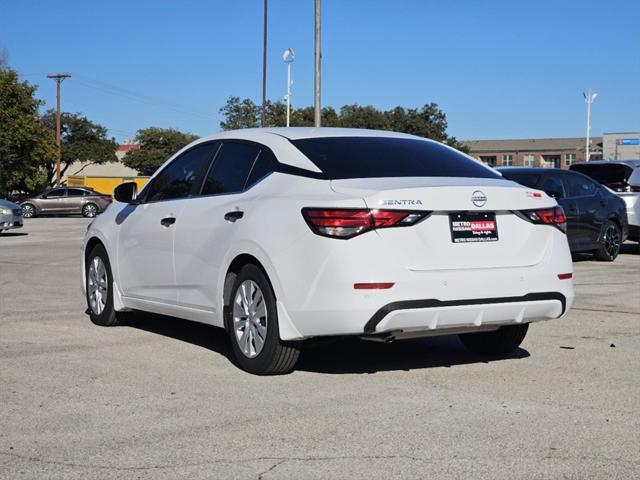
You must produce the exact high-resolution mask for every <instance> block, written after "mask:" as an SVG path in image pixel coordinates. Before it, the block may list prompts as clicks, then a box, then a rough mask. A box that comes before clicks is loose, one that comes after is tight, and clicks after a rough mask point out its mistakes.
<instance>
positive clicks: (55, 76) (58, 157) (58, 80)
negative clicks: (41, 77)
mask: <svg viewBox="0 0 640 480" xmlns="http://www.w3.org/2000/svg"><path fill="white" fill-rule="evenodd" d="M70 76H71V75H69V74H68V73H53V74H51V75H47V78H52V79H54V80H55V81H56V146H57V147H58V148H57V155H56V187H59V186H60V181H61V178H60V160H61V159H62V146H61V144H60V130H61V126H60V123H61V121H60V120H61V114H60V84H61V83H62V81H63V80H64V79H65V78H69V77H70Z"/></svg>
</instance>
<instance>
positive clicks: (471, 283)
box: [82, 128, 574, 374]
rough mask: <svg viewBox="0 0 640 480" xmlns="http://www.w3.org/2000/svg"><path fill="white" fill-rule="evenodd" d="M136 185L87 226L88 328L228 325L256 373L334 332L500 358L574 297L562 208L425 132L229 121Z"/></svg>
mask: <svg viewBox="0 0 640 480" xmlns="http://www.w3.org/2000/svg"><path fill="white" fill-rule="evenodd" d="M135 188H136V187H135V184H131V183H129V184H123V185H121V186H120V187H118V189H117V190H116V192H115V198H116V201H117V202H116V203H114V204H113V205H112V207H111V208H109V209H107V211H106V212H105V213H103V214H102V215H100V216H99V217H98V218H96V219H95V220H94V221H93V223H92V224H91V226H90V228H89V229H88V231H87V234H86V238H85V241H84V247H83V257H82V266H83V269H82V271H83V273H82V286H83V289H84V291H85V293H86V297H87V302H88V305H89V312H90V316H91V320H92V321H93V322H94V323H96V324H99V325H117V324H118V323H119V322H122V321H123V316H122V313H121V312H125V311H127V310H130V309H135V310H142V311H147V312H155V313H160V314H165V315H172V316H175V317H180V318H184V319H189V320H194V321H198V322H204V323H208V324H211V325H215V326H218V327H222V328H225V329H226V331H227V332H228V333H229V335H230V337H231V343H232V346H233V351H234V354H235V357H236V359H237V362H238V364H239V365H240V366H241V367H242V368H244V369H246V370H247V371H249V372H252V373H257V374H275V373H283V372H287V371H290V370H291V369H292V368H293V367H294V365H295V362H296V360H297V358H298V354H299V351H300V347H301V345H302V343H303V341H304V340H305V339H308V338H312V337H320V336H327V335H358V336H362V337H368V338H377V339H381V340H385V341H392V340H394V339H402V338H411V337H419V336H429V335H447V334H459V335H460V338H461V340H462V342H463V343H464V344H465V345H466V346H467V347H468V348H469V349H470V350H472V351H474V352H478V353H481V354H496V355H503V354H506V353H508V352H511V351H512V350H514V349H516V348H517V347H518V346H519V345H520V343H521V342H522V340H523V339H524V337H525V334H526V332H527V328H528V325H529V323H530V322H533V321H538V320H547V319H554V318H559V317H561V316H563V315H564V314H565V313H566V312H567V310H568V309H569V308H570V306H571V304H572V302H573V297H574V293H573V281H572V275H573V266H572V263H571V255H570V253H569V247H568V244H567V238H566V235H565V228H566V224H565V220H566V219H565V217H564V213H563V211H562V209H561V208H560V207H558V205H557V203H556V201H555V200H554V199H553V198H550V197H548V196H547V195H546V194H545V193H543V192H540V191H537V190H532V189H528V188H525V187H522V186H520V185H518V184H516V183H513V182H510V181H507V180H505V179H503V178H502V177H501V175H500V174H498V173H496V172H495V171H493V170H492V169H490V168H488V167H485V166H483V165H482V164H481V163H479V162H477V161H475V160H474V159H472V158H471V157H468V156H466V155H464V154H462V153H460V152H458V151H456V150H454V149H452V148H450V147H448V146H445V145H443V144H440V143H438V142H434V141H430V140H426V139H424V138H419V137H414V136H411V135H405V134H400V133H392V132H381V131H370V130H352V129H329V128H322V129H313V128H290V129H247V130H239V131H228V132H223V133H219V134H215V135H211V136H208V137H205V138H202V139H200V140H197V141H196V142H194V143H192V144H190V145H189V146H187V147H185V148H184V149H182V150H181V151H180V152H178V153H177V154H176V155H174V156H173V157H172V158H171V159H169V160H168V161H167V162H166V163H165V164H164V165H163V166H162V167H161V168H160V169H159V170H158V171H157V172H156V174H155V175H154V176H153V177H152V178H151V180H150V181H149V183H148V184H147V185H146V186H145V188H144V189H143V190H142V191H141V192H140V193H136V191H135Z"/></svg>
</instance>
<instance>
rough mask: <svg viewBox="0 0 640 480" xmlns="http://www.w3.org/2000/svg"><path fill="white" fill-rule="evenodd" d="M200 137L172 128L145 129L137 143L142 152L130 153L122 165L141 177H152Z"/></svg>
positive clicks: (139, 131)
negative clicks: (173, 156)
mask: <svg viewBox="0 0 640 480" xmlns="http://www.w3.org/2000/svg"><path fill="white" fill-rule="evenodd" d="M197 138H198V137H197V136H196V135H192V134H190V133H183V132H179V131H178V130H174V129H171V128H156V127H150V128H144V129H141V130H138V134H137V135H136V143H138V144H140V150H133V151H130V152H128V153H127V154H126V155H125V156H124V159H123V160H122V163H124V164H125V165H126V166H127V167H129V168H133V169H134V170H137V171H138V173H140V175H152V174H153V172H155V171H156V169H157V168H158V167H159V166H160V165H162V164H163V163H164V162H165V161H166V160H168V159H169V157H171V155H173V154H174V153H176V152H177V151H178V150H180V149H181V148H182V147H184V146H185V145H188V144H189V143H191V142H193V141H194V140H195V139H197Z"/></svg>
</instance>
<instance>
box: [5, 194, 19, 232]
mask: <svg viewBox="0 0 640 480" xmlns="http://www.w3.org/2000/svg"><path fill="white" fill-rule="evenodd" d="M23 223H24V222H23V219H22V207H21V206H20V205H18V204H17V203H13V202H10V201H9V200H2V199H0V233H2V232H3V231H4V230H9V229H12V228H21V227H22V224H23Z"/></svg>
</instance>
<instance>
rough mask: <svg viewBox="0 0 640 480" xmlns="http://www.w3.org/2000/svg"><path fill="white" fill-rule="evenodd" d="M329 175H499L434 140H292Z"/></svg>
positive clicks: (354, 138) (343, 138)
mask: <svg viewBox="0 0 640 480" xmlns="http://www.w3.org/2000/svg"><path fill="white" fill-rule="evenodd" d="M292 143H293V144H294V145H295V146H296V147H297V148H298V149H299V150H300V151H301V152H302V153H303V154H305V155H306V156H307V157H308V158H309V159H310V160H311V161H312V162H313V163H315V164H316V165H317V167H318V168H319V169H320V170H322V172H323V176H324V177H325V178H328V179H343V178H369V177H478V178H501V176H500V175H499V174H497V173H495V172H492V171H491V170H490V169H488V168H486V167H484V166H483V165H481V164H479V163H478V162H475V161H474V160H472V159H470V158H468V157H467V156H465V155H464V154H462V153H460V152H457V151H456V150H453V149H450V148H448V147H445V146H444V145H441V144H439V143H436V142H429V141H425V140H418V139H415V140H414V139H410V138H390V137H323V138H307V139H301V140H292Z"/></svg>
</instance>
